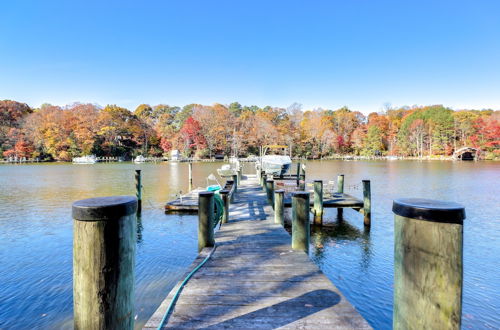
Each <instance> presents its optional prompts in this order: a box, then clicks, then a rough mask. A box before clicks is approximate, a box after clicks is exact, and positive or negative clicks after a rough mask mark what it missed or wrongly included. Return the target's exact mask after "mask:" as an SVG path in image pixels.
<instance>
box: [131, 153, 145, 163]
mask: <svg viewBox="0 0 500 330" xmlns="http://www.w3.org/2000/svg"><path fill="white" fill-rule="evenodd" d="M145 162H146V158H144V156H143V155H139V156H137V157H135V159H134V163H145Z"/></svg>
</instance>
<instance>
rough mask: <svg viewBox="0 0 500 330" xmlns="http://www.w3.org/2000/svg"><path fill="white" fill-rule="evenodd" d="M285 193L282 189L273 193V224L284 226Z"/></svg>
mask: <svg viewBox="0 0 500 330" xmlns="http://www.w3.org/2000/svg"><path fill="white" fill-rule="evenodd" d="M284 197H285V191H284V190H283V189H279V190H275V191H274V223H276V224H280V225H282V226H284V225H285V203H284V199H285V198H284Z"/></svg>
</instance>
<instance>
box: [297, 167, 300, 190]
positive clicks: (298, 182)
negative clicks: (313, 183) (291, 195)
mask: <svg viewBox="0 0 500 330" xmlns="http://www.w3.org/2000/svg"><path fill="white" fill-rule="evenodd" d="M300 168H301V167H300V162H298V163H297V187H298V186H299V184H300V172H301V171H300Z"/></svg>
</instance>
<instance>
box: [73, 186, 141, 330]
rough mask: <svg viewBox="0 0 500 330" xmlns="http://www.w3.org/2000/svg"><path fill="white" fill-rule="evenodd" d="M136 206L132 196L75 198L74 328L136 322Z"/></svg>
mask: <svg viewBox="0 0 500 330" xmlns="http://www.w3.org/2000/svg"><path fill="white" fill-rule="evenodd" d="M137 206H138V203H137V199H136V198H135V197H133V196H113V197H100V198H90V199H84V200H80V201H77V202H75V203H74V204H73V207H72V213H73V219H74V221H73V313H74V328H75V329H133V328H134V267H135V245H136V212H137Z"/></svg>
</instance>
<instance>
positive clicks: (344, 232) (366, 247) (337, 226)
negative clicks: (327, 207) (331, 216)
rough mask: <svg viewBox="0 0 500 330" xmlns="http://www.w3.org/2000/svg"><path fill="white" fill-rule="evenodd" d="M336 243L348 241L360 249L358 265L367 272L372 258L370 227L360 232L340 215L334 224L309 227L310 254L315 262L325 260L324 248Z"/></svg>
mask: <svg viewBox="0 0 500 330" xmlns="http://www.w3.org/2000/svg"><path fill="white" fill-rule="evenodd" d="M338 241H350V242H353V243H355V244H356V245H358V246H359V247H360V248H361V252H362V253H361V259H360V265H361V267H362V269H364V270H367V269H368V268H369V266H370V260H371V258H372V244H371V241H370V227H366V226H363V229H362V230H360V229H358V228H357V227H356V226H353V225H351V224H350V223H349V222H348V221H347V220H345V219H344V217H343V216H342V215H338V216H337V218H336V221H335V222H325V223H323V225H322V226H320V225H312V226H311V245H312V246H313V249H312V254H313V255H314V257H315V261H317V262H322V259H323V258H325V246H327V245H334V244H336V242H338Z"/></svg>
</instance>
